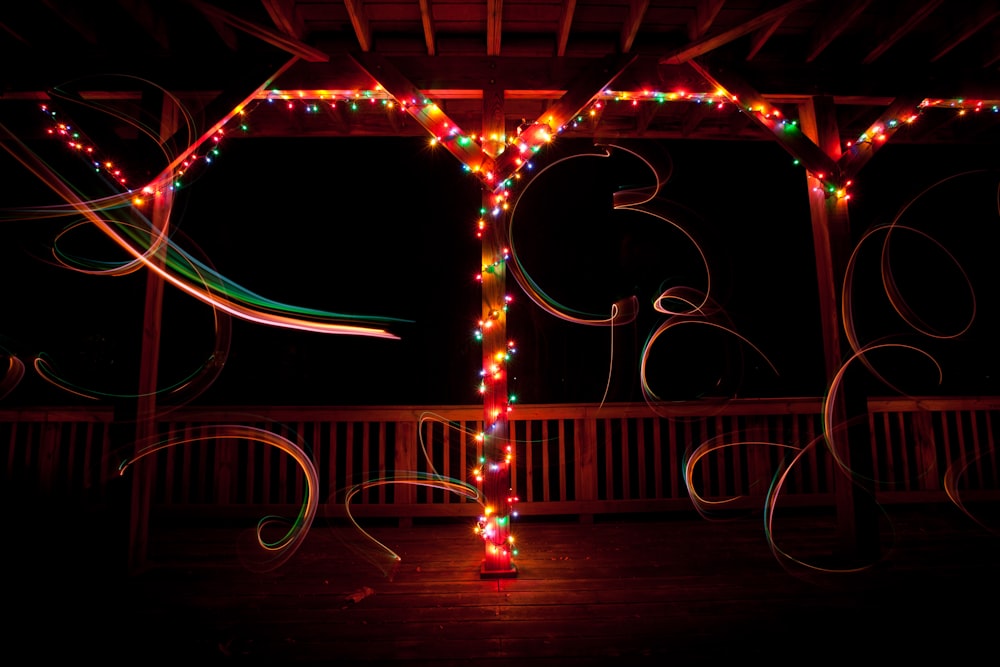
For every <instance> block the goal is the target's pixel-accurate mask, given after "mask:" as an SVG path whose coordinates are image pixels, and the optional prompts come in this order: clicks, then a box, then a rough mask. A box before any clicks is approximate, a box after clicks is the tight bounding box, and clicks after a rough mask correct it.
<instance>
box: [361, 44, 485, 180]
mask: <svg viewBox="0 0 1000 667" xmlns="http://www.w3.org/2000/svg"><path fill="white" fill-rule="evenodd" d="M352 58H353V59H354V60H355V61H356V62H357V64H358V65H359V66H360V67H361V68H362V69H364V70H365V71H366V72H367V73H368V75H369V76H371V77H372V78H373V79H374V80H375V81H377V82H378V85H380V86H381V87H382V89H383V90H385V91H386V92H387V93H389V94H390V95H392V96H393V98H395V100H396V101H397V102H399V103H400V104H402V105H404V108H405V109H406V112H407V113H408V114H409V115H410V117H411V118H413V119H414V120H415V121H417V123H418V124H420V126H421V127H423V128H424V129H425V130H427V132H428V134H429V135H430V136H431V137H436V138H437V139H438V140H439V141H440V143H441V145H442V146H444V147H445V149H446V150H447V151H448V152H450V153H451V154H452V155H454V156H455V157H456V158H458V160H459V161H460V162H461V163H462V164H464V165H465V166H466V167H468V168H469V169H470V170H471V171H472V172H473V173H476V174H482V171H481V170H482V167H483V151H482V147H481V146H480V145H479V143H478V142H476V141H466V140H465V138H466V137H467V136H468V135H467V133H466V132H465V131H463V130H462V129H461V128H459V127H458V125H457V124H456V123H455V122H454V121H452V120H451V119H450V118H448V116H447V115H446V114H445V113H444V111H443V110H442V109H441V108H440V107H439V106H438V105H437V104H436V103H435V102H433V101H432V100H427V99H426V97H425V95H424V93H423V91H421V90H420V89H419V88H417V87H416V86H415V85H413V83H411V82H410V81H409V79H407V78H406V77H405V76H404V75H403V74H402V73H401V72H400V71H399V70H398V69H396V67H395V66H394V65H393V64H392V63H391V62H389V61H388V60H387V59H386V58H384V57H382V56H380V55H378V54H376V53H372V52H365V53H360V54H354V55H353V56H352Z"/></svg>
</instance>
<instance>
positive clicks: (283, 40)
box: [188, 0, 330, 62]
mask: <svg viewBox="0 0 1000 667" xmlns="http://www.w3.org/2000/svg"><path fill="white" fill-rule="evenodd" d="M188 2H190V3H191V4H192V5H193V6H194V7H195V8H197V9H198V10H199V11H200V12H201V13H203V14H204V15H205V16H206V17H215V18H217V19H219V20H221V21H223V22H225V23H226V24H228V25H231V26H232V27H234V28H236V29H237V30H241V31H243V32H245V33H247V34H248V35H251V36H253V37H256V38H257V39H260V40H262V41H264V42H267V43H268V44H271V45H272V46H275V47H277V48H279V49H281V50H282V51H286V52H287V53H289V54H291V55H293V56H295V57H297V58H301V59H303V60H306V61H308V62H327V61H328V60H329V59H330V56H329V55H328V54H326V53H324V52H323V51H320V50H319V49H317V48H315V47H312V46H309V45H308V44H305V43H303V42H300V41H298V40H295V39H292V38H291V37H288V36H287V35H284V34H282V33H280V32H276V31H274V30H272V29H270V28H265V27H264V26H262V25H258V24H257V23H254V22H252V21H248V20H247V19H244V18H242V17H239V16H236V15H235V14H231V13H229V12H227V11H225V10H223V9H219V8H218V7H216V6H214V5H210V4H208V3H206V2H202V1H201V0H188Z"/></svg>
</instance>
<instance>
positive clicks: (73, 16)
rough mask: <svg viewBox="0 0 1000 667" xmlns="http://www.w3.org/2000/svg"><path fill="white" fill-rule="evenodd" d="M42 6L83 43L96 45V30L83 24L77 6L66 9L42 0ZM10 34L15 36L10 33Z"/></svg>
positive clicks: (85, 23)
mask: <svg viewBox="0 0 1000 667" xmlns="http://www.w3.org/2000/svg"><path fill="white" fill-rule="evenodd" d="M42 4H43V5H45V6H46V7H47V8H48V9H50V10H51V11H52V13H53V14H54V15H55V16H57V17H58V18H59V20H60V21H62V22H63V23H65V24H66V25H68V26H69V27H70V28H72V29H73V30H74V31H76V33H77V34H78V35H80V37H81V38H83V40H84V41H86V42H87V43H88V44H97V42H98V37H97V30H96V29H95V28H94V27H93V26H91V25H89V24H88V23H87V22H85V19H84V18H83V17H81V16H80V13H79V10H78V5H73V6H72V8H67V7H65V6H63V3H57V2H55V0H43V2H42ZM10 32H11V34H15V33H14V32H13V31H10Z"/></svg>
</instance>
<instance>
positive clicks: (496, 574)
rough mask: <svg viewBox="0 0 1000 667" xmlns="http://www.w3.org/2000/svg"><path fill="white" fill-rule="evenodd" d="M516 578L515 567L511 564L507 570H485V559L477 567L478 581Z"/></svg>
mask: <svg viewBox="0 0 1000 667" xmlns="http://www.w3.org/2000/svg"><path fill="white" fill-rule="evenodd" d="M516 576H517V567H515V566H514V565H513V564H512V565H511V566H510V569H509V570H487V569H486V559H485V558H484V559H483V562H482V564H481V565H480V566H479V578H480V579H512V578H514V577H516Z"/></svg>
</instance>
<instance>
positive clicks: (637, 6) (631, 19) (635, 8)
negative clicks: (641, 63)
mask: <svg viewBox="0 0 1000 667" xmlns="http://www.w3.org/2000/svg"><path fill="white" fill-rule="evenodd" d="M648 9H649V0H630V2H629V6H628V15H627V16H626V17H625V24H624V25H622V41H621V50H622V53H628V52H629V51H631V50H632V44H633V43H634V42H635V36H636V35H637V34H639V26H641V25H642V20H643V19H644V18H646V10H648Z"/></svg>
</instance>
